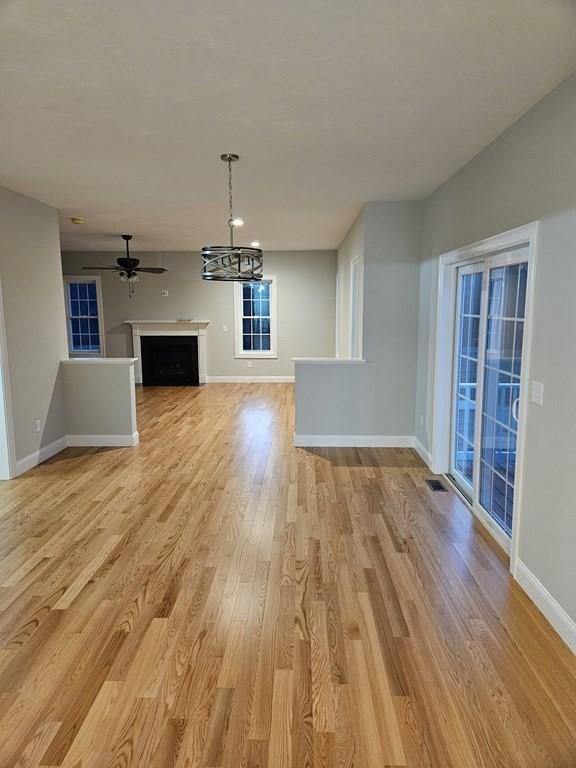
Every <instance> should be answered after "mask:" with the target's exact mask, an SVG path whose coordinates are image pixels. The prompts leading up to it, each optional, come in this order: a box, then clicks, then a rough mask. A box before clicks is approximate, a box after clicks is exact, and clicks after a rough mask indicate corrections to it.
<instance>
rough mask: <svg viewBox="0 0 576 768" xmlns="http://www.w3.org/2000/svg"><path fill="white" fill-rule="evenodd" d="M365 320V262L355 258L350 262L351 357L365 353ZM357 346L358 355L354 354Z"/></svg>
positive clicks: (357, 356) (360, 258)
mask: <svg viewBox="0 0 576 768" xmlns="http://www.w3.org/2000/svg"><path fill="white" fill-rule="evenodd" d="M355 278H356V279H355ZM363 318H364V261H363V259H362V257H361V256H354V258H353V259H352V260H351V261H350V357H353V358H358V359H359V358H361V357H362V353H363V349H362V341H363V334H364V331H363ZM355 346H356V354H354V347H355Z"/></svg>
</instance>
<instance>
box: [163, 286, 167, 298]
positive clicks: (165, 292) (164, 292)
mask: <svg viewBox="0 0 576 768" xmlns="http://www.w3.org/2000/svg"><path fill="white" fill-rule="evenodd" d="M162 296H168V291H167V290H166V289H165V288H163V289H162Z"/></svg>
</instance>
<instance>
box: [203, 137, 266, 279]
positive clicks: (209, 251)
mask: <svg viewBox="0 0 576 768" xmlns="http://www.w3.org/2000/svg"><path fill="white" fill-rule="evenodd" d="M220 159H221V160H223V161H224V162H225V163H228V228H229V230H230V245H206V246H204V248H202V280H241V281H242V282H257V281H258V280H261V279H262V269H263V258H262V251H261V249H260V248H255V247H252V246H251V247H247V246H246V247H245V246H243V245H234V228H235V227H241V226H242V224H244V222H243V221H242V219H237V218H234V212H233V206H232V163H235V162H236V161H237V160H238V159H239V157H238V155H234V154H231V153H229V152H227V153H226V154H224V155H220ZM255 245H257V243H256V244H255Z"/></svg>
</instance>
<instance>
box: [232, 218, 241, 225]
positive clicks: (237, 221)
mask: <svg viewBox="0 0 576 768" xmlns="http://www.w3.org/2000/svg"><path fill="white" fill-rule="evenodd" d="M232 226H234V227H242V226H244V219H232Z"/></svg>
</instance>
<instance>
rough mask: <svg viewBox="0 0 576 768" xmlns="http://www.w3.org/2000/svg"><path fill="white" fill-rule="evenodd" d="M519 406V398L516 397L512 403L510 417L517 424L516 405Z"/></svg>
mask: <svg viewBox="0 0 576 768" xmlns="http://www.w3.org/2000/svg"><path fill="white" fill-rule="evenodd" d="M519 406H520V398H519V397H517V398H516V400H514V402H513V403H512V418H513V419H514V421H515V422H516V424H518V407H519Z"/></svg>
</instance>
